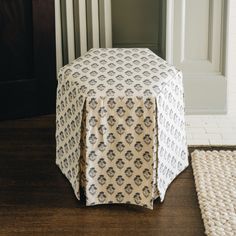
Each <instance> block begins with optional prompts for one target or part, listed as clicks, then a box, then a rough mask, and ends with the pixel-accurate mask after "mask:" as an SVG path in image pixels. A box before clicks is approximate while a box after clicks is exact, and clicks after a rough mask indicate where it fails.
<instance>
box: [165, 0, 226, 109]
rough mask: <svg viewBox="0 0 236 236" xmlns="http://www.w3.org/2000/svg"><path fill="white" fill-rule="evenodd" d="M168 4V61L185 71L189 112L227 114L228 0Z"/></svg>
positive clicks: (176, 0)
mask: <svg viewBox="0 0 236 236" xmlns="http://www.w3.org/2000/svg"><path fill="white" fill-rule="evenodd" d="M167 5H168V7H169V9H168V10H167V48H168V50H167V60H168V61H169V62H172V63H173V64H174V65H175V66H177V67H178V68H179V69H181V70H182V71H183V74H184V84H185V104H186V110H187V112H188V113H194V114H196V113H225V112H226V98H227V93H226V88H227V86H226V85H227V83H226V78H225V72H224V67H225V58H224V55H225V50H226V47H225V33H226V31H225V27H226V24H225V23H226V22H225V17H226V9H225V6H226V1H225V0H198V1H196V0H168V4H167ZM171 19H172V21H171Z"/></svg>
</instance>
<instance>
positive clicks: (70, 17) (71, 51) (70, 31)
mask: <svg viewBox="0 0 236 236" xmlns="http://www.w3.org/2000/svg"><path fill="white" fill-rule="evenodd" d="M73 10H74V7H73V0H67V1H66V23H67V42H68V60H69V63H70V62H71V61H73V60H74V59H75V34H74V12H73Z"/></svg>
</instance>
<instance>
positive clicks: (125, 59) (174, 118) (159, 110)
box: [56, 48, 188, 209]
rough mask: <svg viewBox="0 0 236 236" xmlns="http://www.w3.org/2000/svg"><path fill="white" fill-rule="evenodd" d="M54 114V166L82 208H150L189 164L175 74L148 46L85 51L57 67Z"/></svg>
mask: <svg viewBox="0 0 236 236" xmlns="http://www.w3.org/2000/svg"><path fill="white" fill-rule="evenodd" d="M56 113H57V116H56V142H57V152H56V163H57V165H58V166H59V168H60V169H61V171H62V172H63V173H64V174H65V176H66V177H67V178H68V180H69V181H70V183H71V184H72V187H73V189H74V192H75V195H76V197H77V198H78V199H80V187H82V188H84V192H85V194H86V204H87V205H95V204H107V203H129V204H135V205H140V206H144V207H147V208H150V209H152V208H153V201H154V199H156V198H157V197H160V199H161V201H162V200H163V199H164V196H165V192H166V189H167V187H168V185H169V184H170V183H171V182H172V180H173V179H174V178H175V177H176V176H177V175H178V174H179V173H180V172H181V171H183V170H184V169H185V168H186V167H187V166H188V151H187V145H186V135H185V123H184V103H183V85H182V73H181V72H180V71H178V70H177V69H176V68H174V67H173V66H172V65H169V64H168V63H167V62H166V61H164V60H163V59H161V58H160V57H158V56H157V55H155V54H154V53H153V52H152V51H150V50H149V49H144V48H119V49H118V48H117V49H115V48H110V49H91V50H90V51H88V52H87V53H86V54H85V55H83V56H82V57H80V58H78V59H76V60H74V61H73V62H72V63H71V64H69V65H66V66H64V67H63V68H61V69H60V71H59V74H58V88H57V111H56Z"/></svg>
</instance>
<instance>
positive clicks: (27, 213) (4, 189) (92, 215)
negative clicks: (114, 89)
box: [0, 115, 204, 236]
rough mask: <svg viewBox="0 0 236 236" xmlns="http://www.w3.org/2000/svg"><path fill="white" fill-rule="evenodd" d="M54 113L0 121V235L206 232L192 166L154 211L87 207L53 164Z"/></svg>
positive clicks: (166, 235)
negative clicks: (77, 197) (77, 198)
mask: <svg viewBox="0 0 236 236" xmlns="http://www.w3.org/2000/svg"><path fill="white" fill-rule="evenodd" d="M54 133H55V116H53V115H50V116H44V117H37V118H31V119H24V120H16V121H2V122H0V235H1V236H2V235H9V236H14V235H17V236H18V235H39V236H43V235H56V236H61V235H63V236H64V235H70V236H71V235H79V236H83V235H86V236H90V235H94V236H100V235H101V236H106V235H109V236H119V235H122V236H126V235H127V236H132V235H135V236H139V235H145V236H150V235H155V236H157V235H159V236H162V235H164V236H168V235H171V236H178V235H181V236H184V235H188V236H190V235H194V236H198V235H204V227H203V222H202V219H201V215H200V210H199V206H198V201H197V196H196V192H195V188H194V180H193V174H192V169H191V167H188V169H186V170H185V171H184V172H183V173H182V174H181V175H180V176H179V177H178V178H177V179H176V180H175V181H174V182H173V183H172V185H171V186H170V187H169V189H168V192H167V194H166V198H165V201H164V203H162V204H161V203H160V202H159V201H158V200H157V201H156V202H155V204H154V205H155V206H154V210H153V211H151V210H148V209H144V208H141V207H135V206H129V205H103V206H94V207H86V206H85V203H84V201H82V202H79V201H77V200H76V198H75V196H74V194H73V191H72V188H71V186H70V184H69V182H68V181H67V179H66V178H65V177H64V176H63V175H62V174H61V172H60V170H59V169H58V167H57V166H56V164H55V139H54Z"/></svg>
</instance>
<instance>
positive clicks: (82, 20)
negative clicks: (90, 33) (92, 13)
mask: <svg viewBox="0 0 236 236" xmlns="http://www.w3.org/2000/svg"><path fill="white" fill-rule="evenodd" d="M86 25H87V21H86V2H85V0H79V30H80V31H79V33H80V54H81V55H83V54H84V53H86V52H87V26H86Z"/></svg>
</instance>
